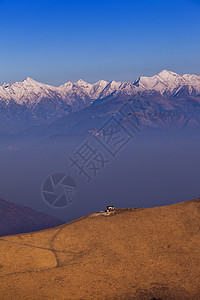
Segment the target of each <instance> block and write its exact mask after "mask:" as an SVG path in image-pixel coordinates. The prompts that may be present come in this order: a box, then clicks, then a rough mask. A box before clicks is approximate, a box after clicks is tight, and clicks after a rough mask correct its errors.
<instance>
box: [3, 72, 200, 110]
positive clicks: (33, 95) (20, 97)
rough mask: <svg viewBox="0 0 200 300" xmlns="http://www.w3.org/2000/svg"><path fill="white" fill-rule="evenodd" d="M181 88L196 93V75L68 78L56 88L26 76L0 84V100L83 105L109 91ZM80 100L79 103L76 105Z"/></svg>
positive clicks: (198, 85) (199, 81) (173, 91)
mask: <svg viewBox="0 0 200 300" xmlns="http://www.w3.org/2000/svg"><path fill="white" fill-rule="evenodd" d="M182 88H188V94H189V95H195V96H197V95H199V96H200V75H190V74H185V75H178V74H176V73H174V72H171V71H167V70H164V71H162V72H161V73H159V74H158V75H155V76H153V77H140V78H139V79H137V80H135V81H134V82H126V81H125V82H121V81H120V82H116V81H111V82H107V81H104V80H100V81H98V82H96V83H94V84H90V83H87V82H85V81H84V80H82V79H80V80H79V81H77V82H75V83H74V82H72V81H69V82H67V83H65V84H63V85H61V86H59V87H54V86H51V85H47V84H43V83H40V82H37V81H35V80H34V79H31V78H30V77H27V78H26V79H25V80H24V81H23V82H14V83H10V84H6V83H4V84H3V85H2V86H0V102H5V104H6V105H9V104H10V103H12V102H15V103H17V104H19V105H25V106H26V107H27V108H36V107H37V105H38V104H39V103H40V102H41V101H42V100H43V99H54V101H56V100H57V101H58V100H60V101H64V102H66V103H67V104H68V105H71V106H72V107H75V110H77V109H78V108H83V107H85V106H88V105H90V104H91V103H92V102H93V100H96V99H101V98H105V97H107V96H108V95H110V94H112V93H119V92H123V93H125V94H130V95H131V94H137V93H138V92H152V91H156V92H158V93H160V94H161V95H163V94H167V95H169V96H172V95H175V94H177V93H178V92H179V91H180V90H181V89H182ZM77 99H78V100H80V99H81V102H82V103H81V104H80V103H79V104H77Z"/></svg>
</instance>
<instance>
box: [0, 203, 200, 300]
mask: <svg viewBox="0 0 200 300" xmlns="http://www.w3.org/2000/svg"><path fill="white" fill-rule="evenodd" d="M0 298H1V299H152V298H156V299H195V300H196V299H200V199H196V200H193V201H188V202H183V203H179V204H175V205H171V206H165V207H155V208H145V209H138V210H133V211H129V210H124V211H119V212H116V213H112V214H110V215H107V216H106V215H103V214H91V215H88V216H86V217H83V218H81V219H79V220H77V221H74V222H71V223H69V224H66V225H62V226H60V227H57V228H55V229H50V230H45V231H40V232H35V233H30V234H22V235H16V236H7V237H2V238H0Z"/></svg>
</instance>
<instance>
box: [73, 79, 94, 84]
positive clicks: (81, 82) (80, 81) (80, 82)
mask: <svg viewBox="0 0 200 300" xmlns="http://www.w3.org/2000/svg"><path fill="white" fill-rule="evenodd" d="M76 85H80V86H88V85H91V84H90V83H87V82H86V81H84V80H83V79H79V80H78V81H77V82H76Z"/></svg>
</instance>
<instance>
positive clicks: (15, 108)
mask: <svg viewBox="0 0 200 300" xmlns="http://www.w3.org/2000/svg"><path fill="white" fill-rule="evenodd" d="M138 98H145V99H147V100H148V101H149V103H150V104H151V106H152V107H153V108H154V110H156V111H159V112H160V113H161V114H165V115H162V116H157V117H156V120H155V118H154V119H153V120H148V124H147V125H148V126H149V127H157V126H158V127H159V126H160V125H161V124H164V125H165V123H166V122H168V124H171V120H175V121H176V122H178V123H179V124H178V127H186V126H190V127H191V126H192V127H193V126H194V127H198V126H200V124H199V120H200V118H199V115H200V75H189V74H185V75H178V74H176V73H174V72H171V71H167V70H164V71H162V72H161V73H159V74H158V75H155V76H153V77H140V78H138V79H137V80H136V81H134V82H116V81H111V82H107V81H103V80H101V81H98V82H97V83H94V84H90V83H87V82H85V81H83V80H79V81H77V82H75V83H74V82H72V81H69V82H67V83H65V84H63V85H61V86H59V87H54V86H50V85H46V84H42V83H39V82H37V81H35V80H33V79H31V78H29V77H28V78H27V79H26V80H24V81H23V82H15V83H12V84H3V85H2V86H0V128H1V130H0V133H1V135H2V134H10V133H11V134H15V133H19V132H23V131H24V130H26V131H27V132H29V129H28V128H30V127H33V126H36V127H38V126H39V128H38V129H37V130H36V131H37V132H38V131H40V127H41V125H45V124H47V125H48V124H54V122H56V121H57V120H58V121H59V120H60V119H61V120H62V118H64V119H63V122H65V124H69V122H68V120H69V119H70V120H71V119H73V118H74V119H73V122H71V121H70V122H71V123H70V124H72V127H74V126H75V124H76V123H77V122H79V121H80V120H84V123H85V124H86V123H87V124H86V126H85V130H86V131H88V130H90V129H91V128H92V127H95V125H94V126H93V125H92V123H93V124H94V121H95V120H94V118H102V115H104V116H105V115H110V114H113V113H116V112H117V111H118V110H119V108H120V106H122V105H123V104H124V103H126V101H128V100H130V99H133V100H134V99H138ZM85 110H86V111H85ZM79 112H80V114H79ZM71 113H73V114H72V115H73V117H70V116H69V115H71ZM76 113H78V115H77V114H76ZM77 116H78V118H77ZM88 116H89V119H88ZM91 118H93V119H92V120H90V119H91ZM163 118H164V120H166V121H165V122H164V123H163V120H162V119H163ZM183 120H184V121H183ZM90 121H91V122H90ZM59 122H60V121H59ZM156 122H157V124H156V125H155V123H156ZM61 123H62V121H61ZM144 123H147V122H146V120H144ZM166 124H167V123H166ZM168 124H167V126H168ZM173 124H174V121H173ZM53 126H54V125H53ZM81 126H82V125H81ZM173 126H174V125H173ZM173 126H172V127H173ZM72 127H71V126H69V127H68V130H67V132H69V130H71V128H72ZM76 127H77V126H76ZM50 128H52V126H50ZM62 128H63V127H62ZM27 129H28V130H27ZM33 131H35V129H34V130H33ZM47 131H49V129H48V130H47ZM52 132H53V133H58V130H57V129H56V130H53V131H52ZM61 133H62V130H61ZM64 133H65V132H64Z"/></svg>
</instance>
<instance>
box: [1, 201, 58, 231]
mask: <svg viewBox="0 0 200 300" xmlns="http://www.w3.org/2000/svg"><path fill="white" fill-rule="evenodd" d="M61 224H62V221H61V220H59V219H57V218H54V217H52V216H49V215H46V214H44V213H41V212H37V211H35V210H33V209H31V208H28V207H23V206H21V205H18V204H14V203H10V202H8V201H5V200H2V199H0V236H5V235H11V234H18V233H27V232H32V231H37V230H43V229H47V228H51V227H55V226H59V225H61Z"/></svg>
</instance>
